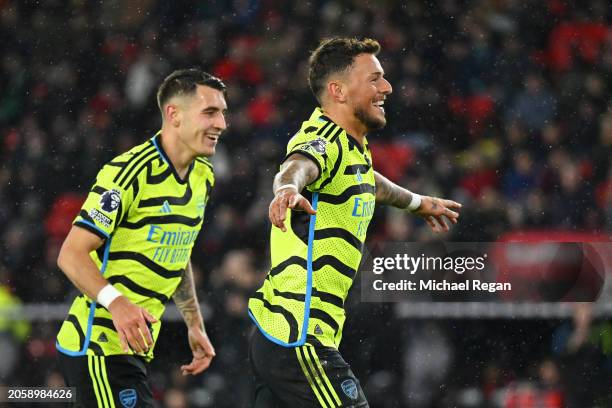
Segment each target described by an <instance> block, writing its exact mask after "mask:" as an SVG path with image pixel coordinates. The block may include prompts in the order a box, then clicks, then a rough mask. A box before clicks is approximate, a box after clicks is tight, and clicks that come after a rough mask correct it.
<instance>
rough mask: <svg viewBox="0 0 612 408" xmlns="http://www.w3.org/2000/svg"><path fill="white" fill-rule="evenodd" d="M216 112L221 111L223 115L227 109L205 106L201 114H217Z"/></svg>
mask: <svg viewBox="0 0 612 408" xmlns="http://www.w3.org/2000/svg"><path fill="white" fill-rule="evenodd" d="M217 111H221V112H223V113H226V112H227V108H223V109H222V108H220V107H218V106H207V107H205V108H204V109H202V111H201V112H217Z"/></svg>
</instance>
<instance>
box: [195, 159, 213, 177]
mask: <svg viewBox="0 0 612 408" xmlns="http://www.w3.org/2000/svg"><path fill="white" fill-rule="evenodd" d="M194 169H196V170H199V171H200V172H206V173H213V174H214V167H213V164H212V162H211V161H210V159H209V158H207V157H197V158H196V159H195V162H194Z"/></svg>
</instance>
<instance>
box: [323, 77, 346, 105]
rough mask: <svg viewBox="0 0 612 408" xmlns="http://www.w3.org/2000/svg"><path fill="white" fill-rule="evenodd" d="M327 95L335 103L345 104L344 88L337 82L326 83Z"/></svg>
mask: <svg viewBox="0 0 612 408" xmlns="http://www.w3.org/2000/svg"><path fill="white" fill-rule="evenodd" d="M327 93H328V94H329V96H331V98H332V100H334V101H336V102H340V103H344V102H346V86H345V85H344V84H343V83H342V82H340V81H338V80H334V81H329V82H328V83H327Z"/></svg>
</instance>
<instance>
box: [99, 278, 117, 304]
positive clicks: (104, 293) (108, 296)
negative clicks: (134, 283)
mask: <svg viewBox="0 0 612 408" xmlns="http://www.w3.org/2000/svg"><path fill="white" fill-rule="evenodd" d="M119 296H121V292H119V291H118V290H117V289H115V287H114V286H113V285H111V284H110V283H109V284H108V285H106V286H105V287H103V288H102V290H101V291H100V292H98V296H97V301H98V303H99V304H101V305H102V306H104V307H105V308H107V309H108V306H109V305H110V304H111V303H112V302H113V300H115V299H117V298H118V297H119Z"/></svg>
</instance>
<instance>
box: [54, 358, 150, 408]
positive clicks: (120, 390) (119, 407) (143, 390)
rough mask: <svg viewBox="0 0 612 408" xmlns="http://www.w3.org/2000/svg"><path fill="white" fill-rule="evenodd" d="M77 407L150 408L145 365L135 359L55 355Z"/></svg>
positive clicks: (138, 359)
mask: <svg viewBox="0 0 612 408" xmlns="http://www.w3.org/2000/svg"><path fill="white" fill-rule="evenodd" d="M58 359H59V364H60V368H61V370H62V374H63V376H64V380H65V381H66V386H68V387H76V398H77V401H76V403H75V405H74V406H76V407H88V408H89V407H104V408H107V407H116V408H134V407H153V394H152V393H151V389H150V388H149V383H148V381H147V369H146V366H145V362H144V361H143V360H142V359H141V358H139V357H134V356H106V357H104V356H75V357H72V356H68V355H66V354H64V353H62V352H58Z"/></svg>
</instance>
